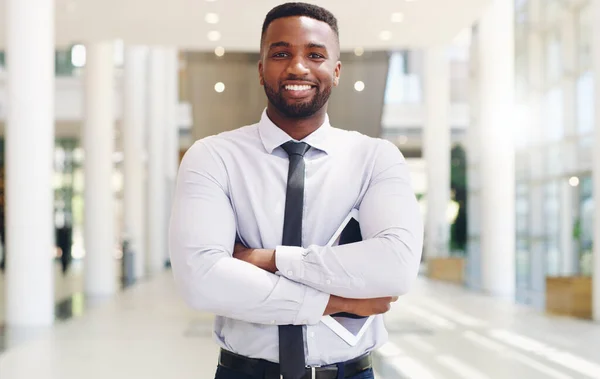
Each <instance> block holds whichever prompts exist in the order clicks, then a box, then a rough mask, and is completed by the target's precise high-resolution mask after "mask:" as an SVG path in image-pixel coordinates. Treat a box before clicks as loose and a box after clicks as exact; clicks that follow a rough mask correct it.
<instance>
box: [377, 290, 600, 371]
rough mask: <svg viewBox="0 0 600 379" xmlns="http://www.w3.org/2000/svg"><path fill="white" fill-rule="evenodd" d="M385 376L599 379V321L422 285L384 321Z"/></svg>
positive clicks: (381, 365)
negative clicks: (386, 333)
mask: <svg viewBox="0 0 600 379" xmlns="http://www.w3.org/2000/svg"><path fill="white" fill-rule="evenodd" d="M387 325H388V329H389V331H390V344H388V345H387V346H385V347H384V348H382V349H380V350H379V351H378V354H377V358H378V360H377V361H378V363H379V369H380V371H381V372H382V374H388V376H389V377H390V378H392V377H397V378H415V379H429V378H444V379H505V378H518V379H521V378H522V379H546V378H556V379H569V378H573V379H575V378H595V379H598V378H600V324H594V323H592V322H586V321H577V320H573V319H568V318H561V317H551V316H548V315H545V314H543V313H540V312H537V311H535V310H532V309H529V308H525V307H519V306H516V305H515V304H513V303H511V302H504V301H501V300H498V299H494V298H490V297H487V296H481V295H477V294H474V293H472V292H469V291H466V290H465V289H463V288H460V287H455V286H450V285H445V284H441V283H438V282H430V281H427V280H420V281H419V282H418V284H417V286H416V288H414V290H413V291H412V292H411V293H410V294H409V295H407V296H406V297H404V298H402V299H401V300H399V301H398V302H397V303H396V304H394V307H393V310H392V312H390V313H389V315H388V316H387Z"/></svg>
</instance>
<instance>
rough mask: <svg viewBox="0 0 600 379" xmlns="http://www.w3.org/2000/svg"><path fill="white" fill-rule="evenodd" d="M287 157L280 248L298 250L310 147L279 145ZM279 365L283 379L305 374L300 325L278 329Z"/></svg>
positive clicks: (299, 143) (295, 144)
mask: <svg viewBox="0 0 600 379" xmlns="http://www.w3.org/2000/svg"><path fill="white" fill-rule="evenodd" d="M281 147H282V148H283V149H284V150H285V151H286V152H287V153H288V156H289V159H290V164H289V170H288V181H287V191H286V196H285V214H284V220H283V239H282V244H283V245H284V246H302V211H303V207H304V172H305V165H304V154H306V152H307V151H308V150H309V149H310V146H309V145H308V144H306V143H304V142H294V141H289V142H286V143H284V144H283V145H281ZM279 363H280V368H281V375H283V378H284V379H300V378H302V376H304V373H305V372H306V358H305V357H304V337H303V335H302V326H301V325H280V326H279Z"/></svg>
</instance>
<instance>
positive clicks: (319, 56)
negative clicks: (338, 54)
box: [308, 53, 325, 59]
mask: <svg viewBox="0 0 600 379" xmlns="http://www.w3.org/2000/svg"><path fill="white" fill-rule="evenodd" d="M308 56H309V57H310V58H311V59H325V57H324V56H323V55H321V54H319V53H310V54H309V55H308Z"/></svg>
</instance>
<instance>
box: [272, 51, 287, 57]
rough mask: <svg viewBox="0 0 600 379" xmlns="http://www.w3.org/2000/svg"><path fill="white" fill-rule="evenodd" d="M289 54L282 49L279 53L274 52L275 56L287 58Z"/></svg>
mask: <svg viewBox="0 0 600 379" xmlns="http://www.w3.org/2000/svg"><path fill="white" fill-rule="evenodd" d="M288 55H289V54H288V53H286V52H284V51H280V52H278V53H275V54H273V58H286V57H287V56H288Z"/></svg>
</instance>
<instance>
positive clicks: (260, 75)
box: [258, 60, 265, 86]
mask: <svg viewBox="0 0 600 379" xmlns="http://www.w3.org/2000/svg"><path fill="white" fill-rule="evenodd" d="M258 78H259V81H260V85H261V86H264V85H265V78H264V75H263V63H262V60H259V61H258Z"/></svg>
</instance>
